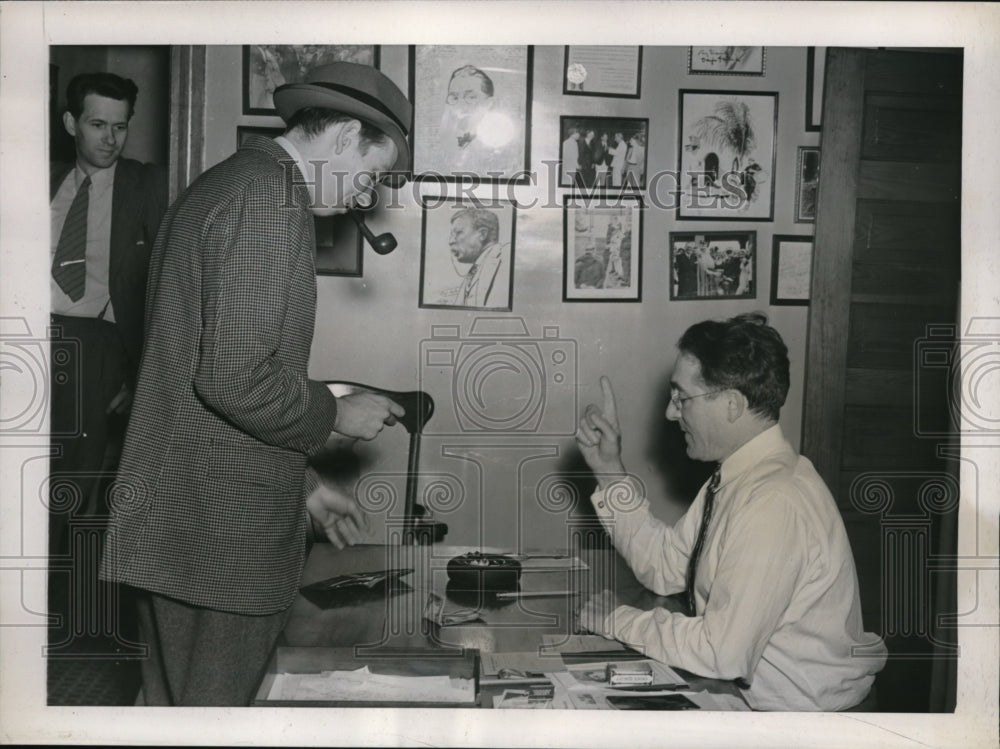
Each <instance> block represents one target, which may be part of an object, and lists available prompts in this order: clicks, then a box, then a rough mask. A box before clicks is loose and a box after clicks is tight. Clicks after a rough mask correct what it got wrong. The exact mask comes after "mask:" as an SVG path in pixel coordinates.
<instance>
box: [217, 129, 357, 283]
mask: <svg viewBox="0 0 1000 749" xmlns="http://www.w3.org/2000/svg"><path fill="white" fill-rule="evenodd" d="M283 132H285V128H283V127H261V126H257V125H239V126H238V127H237V128H236V147H237V148H240V147H241V146H242V145H243V144H244V143H245V142H246V139H247V138H248V137H250V136H251V135H260V136H263V137H265V138H276V137H277V136H279V135H281V134H282V133H283ZM313 221H314V223H315V232H316V275H318V276H354V277H360V276H363V275H364V267H363V262H364V241H363V239H362V237H361V232H359V231H358V227H357V224H355V223H354V221H353V220H352V219H351V217H350V216H347V215H336V216H314V217H313Z"/></svg>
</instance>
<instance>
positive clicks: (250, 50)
mask: <svg viewBox="0 0 1000 749" xmlns="http://www.w3.org/2000/svg"><path fill="white" fill-rule="evenodd" d="M331 62H356V63H360V64H362V65H372V66H374V67H376V68H377V67H378V64H379V48H378V46H377V45H374V44H247V45H244V47H243V114H264V115H276V114H277V112H276V111H275V109H274V101H273V99H272V94H274V89H276V88H277V87H278V86H282V85H284V84H286V83H299V82H300V81H303V80H305V77H306V74H307V73H308V72H309V71H310V70H313V69H314V68H318V67H319V66H321V65H326V64H328V63H331Z"/></svg>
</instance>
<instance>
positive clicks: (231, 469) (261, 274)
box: [101, 137, 337, 615]
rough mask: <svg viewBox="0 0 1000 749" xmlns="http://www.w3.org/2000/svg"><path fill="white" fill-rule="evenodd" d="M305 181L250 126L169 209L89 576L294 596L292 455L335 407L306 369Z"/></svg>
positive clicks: (295, 466) (300, 477) (251, 602)
mask: <svg viewBox="0 0 1000 749" xmlns="http://www.w3.org/2000/svg"><path fill="white" fill-rule="evenodd" d="M303 182H304V180H303V177H302V175H301V174H300V173H299V172H298V168H297V167H296V166H294V162H293V161H292V159H291V157H290V156H289V155H288V154H287V153H286V152H285V150H284V149H282V148H281V146H280V145H278V144H277V143H275V142H274V141H272V140H269V139H267V138H257V137H255V138H252V139H248V141H247V143H246V145H245V146H244V147H243V148H241V149H240V150H239V151H237V152H236V153H235V154H234V155H233V156H231V157H230V158H228V159H226V160H225V161H223V162H222V163H220V164H218V165H216V166H215V167H213V168H212V169H210V170H208V171H207V172H205V173H204V174H203V175H201V176H200V177H199V178H198V179H197V180H196V181H195V182H194V183H193V184H192V185H191V186H190V187H189V188H188V189H187V190H186V191H185V192H184V193H183V194H182V195H181V196H180V197H179V198H178V199H177V200H176V201H175V202H174V204H173V205H172V206H171V207H170V209H169V211H168V212H167V215H166V217H165V218H164V220H163V224H162V226H161V229H160V232H159V234H158V236H157V238H156V242H155V245H154V248H153V256H152V260H151V264H150V277H149V292H148V296H147V314H146V343H145V349H144V351H143V358H142V364H141V367H140V371H139V382H138V388H137V391H136V396H135V402H134V404H133V408H132V417H131V420H130V422H129V427H128V433H127V436H126V440H125V446H124V451H123V455H122V459H121V464H120V468H119V475H118V483H117V485H116V487H115V491H114V493H113V496H112V499H111V505H112V508H111V518H110V522H109V527H108V541H107V544H106V549H105V553H104V558H103V562H102V571H101V575H102V577H103V578H105V579H108V580H115V581H119V582H122V583H127V584H129V585H133V586H136V587H139V588H144V589H146V590H150V591H153V592H155V593H159V594H161V595H165V596H169V597H172V598H176V599H179V600H181V601H184V602H186V603H189V604H193V605H196V606H205V607H207V608H211V609H215V610H218V611H226V612H231V613H237V614H253V615H260V614H270V613H275V612H278V611H281V610H282V609H284V608H286V607H287V606H288V605H289V604H290V603H291V601H292V599H293V598H294V596H295V591H296V588H297V585H298V582H299V577H300V575H301V571H302V566H303V564H304V561H305V552H306V543H305V532H306V523H307V515H306V511H305V503H304V491H305V471H306V459H307V456H308V455H309V454H311V453H312V452H314V451H316V450H318V449H319V448H320V447H322V446H323V444H324V443H325V442H326V440H327V438H328V437H329V435H330V432H331V431H333V425H334V420H335V418H336V413H337V411H336V400H335V398H334V397H333V395H331V393H330V392H329V390H327V388H326V387H325V385H323V384H322V383H320V382H315V381H311V380H309V379H308V377H307V364H308V359H309V351H310V347H311V343H312V335H313V325H314V321H315V310H316V275H315V239H314V234H313V231H314V230H313V219H312V214H311V213H310V212H309V210H308V207H307V206H308V205H309V194H308V192H307V190H306V189H305V187H304V186H303Z"/></svg>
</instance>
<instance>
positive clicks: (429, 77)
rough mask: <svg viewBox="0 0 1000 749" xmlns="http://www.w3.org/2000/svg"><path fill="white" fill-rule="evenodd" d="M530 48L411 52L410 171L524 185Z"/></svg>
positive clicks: (435, 48)
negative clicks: (411, 125)
mask: <svg viewBox="0 0 1000 749" xmlns="http://www.w3.org/2000/svg"><path fill="white" fill-rule="evenodd" d="M531 65H532V48H531V47H504V46H494V45H489V46H485V45H484V46H474V45H452V46H446V45H432V46H420V45H417V46H412V47H410V101H412V102H413V128H412V131H411V133H410V138H411V142H412V146H413V148H412V150H413V173H414V175H415V176H418V177H421V178H423V179H425V180H426V179H433V180H441V181H446V182H465V181H472V182H498V183H527V182H528V178H529V175H528V166H529V163H528V159H529V153H528V151H529V144H530V142H531V139H530V137H529V133H530V132H531V130H530V127H531Z"/></svg>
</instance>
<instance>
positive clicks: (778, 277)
mask: <svg viewBox="0 0 1000 749" xmlns="http://www.w3.org/2000/svg"><path fill="white" fill-rule="evenodd" d="M812 254H813V238H812V237H810V236H808V235H803V236H796V235H792V234H775V235H774V250H773V252H772V255H771V304H777V305H793V304H798V305H807V304H809V283H810V281H811V279H812Z"/></svg>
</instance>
